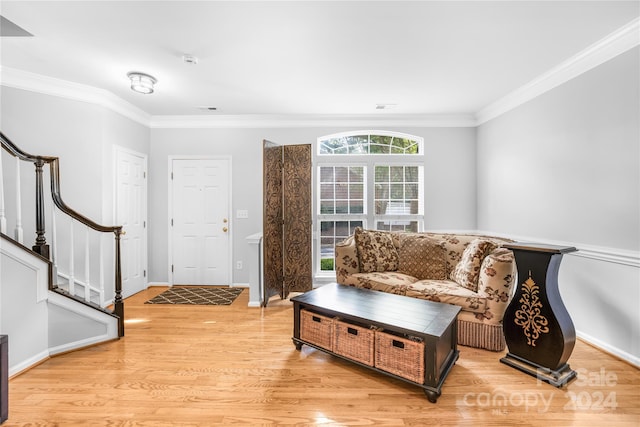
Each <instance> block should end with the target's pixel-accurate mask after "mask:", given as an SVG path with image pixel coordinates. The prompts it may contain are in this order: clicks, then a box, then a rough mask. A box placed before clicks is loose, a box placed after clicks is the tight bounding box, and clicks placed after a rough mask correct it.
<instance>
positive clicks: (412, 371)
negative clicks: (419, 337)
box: [375, 331, 424, 384]
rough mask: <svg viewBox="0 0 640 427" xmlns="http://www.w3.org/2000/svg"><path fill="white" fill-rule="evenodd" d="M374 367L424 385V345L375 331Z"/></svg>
mask: <svg viewBox="0 0 640 427" xmlns="http://www.w3.org/2000/svg"><path fill="white" fill-rule="evenodd" d="M375 349H376V351H375V366H376V368H378V369H382V370H383V371H387V372H391V373H392V374H395V375H398V376H399V377H402V378H406V379H408V380H411V381H413V382H416V383H419V384H424V343H423V342H416V341H414V340H411V339H407V338H404V337H400V336H397V335H393V334H390V333H388V332H383V331H376V338H375Z"/></svg>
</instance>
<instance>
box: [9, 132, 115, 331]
mask: <svg viewBox="0 0 640 427" xmlns="http://www.w3.org/2000/svg"><path fill="white" fill-rule="evenodd" d="M0 142H1V143H2V148H3V149H4V150H5V151H7V152H8V153H9V154H11V155H12V156H13V157H15V158H16V175H17V176H16V199H17V202H16V212H17V218H16V231H15V240H17V241H18V242H19V243H22V241H21V240H22V218H21V206H20V204H21V199H20V197H21V195H20V192H21V191H22V190H21V187H20V176H19V174H20V167H19V161H25V162H30V163H33V164H34V165H35V179H36V182H35V187H36V188H35V233H36V239H35V243H34V245H33V247H32V250H33V251H34V252H36V253H37V254H39V255H41V256H43V257H44V258H46V259H49V260H50V259H51V253H50V246H49V244H48V243H47V239H46V231H45V198H44V178H43V168H44V165H45V164H48V165H49V171H50V180H51V198H52V201H53V204H54V205H55V207H57V208H58V210H59V211H60V212H62V213H63V214H65V215H66V216H68V217H69V218H70V219H71V221H76V222H79V223H82V224H84V225H85V226H87V227H88V228H90V229H92V230H95V231H97V232H99V233H113V234H114V245H115V254H114V256H115V260H114V261H115V262H114V264H115V265H114V299H113V310H112V314H114V315H116V316H117V317H118V336H120V337H122V336H124V302H123V299H122V264H121V250H120V236H121V235H123V234H125V232H124V231H123V230H122V226H104V225H101V224H98V223H96V222H95V221H93V220H91V219H89V218H88V217H86V216H84V215H82V214H80V213H79V212H77V211H76V210H74V209H72V208H70V207H69V206H68V205H67V204H66V203H65V202H64V200H63V199H62V196H61V194H60V193H61V192H60V161H59V158H58V157H52V156H34V155H32V154H29V153H26V152H25V151H23V150H21V149H20V148H18V146H16V145H15V144H14V143H13V142H12V141H11V140H10V139H9V138H7V137H6V136H5V135H4V134H3V133H2V132H0ZM3 180H4V177H3V172H2V159H1V157H0V228H1V230H0V231H1V232H2V233H3V234H5V235H6V234H7V230H6V218H5V206H4V205H5V202H4V188H3ZM72 244H73V243H72ZM71 258H73V256H71ZM71 262H73V260H71ZM101 265H102V264H101ZM87 268H88V267H87ZM54 274H57V273H54ZM101 274H102V272H101ZM72 280H74V279H73V277H72V278H71V279H70V281H72ZM87 282H88V279H87ZM70 287H71V288H72V287H73V283H70ZM49 288H50V289H51V290H56V288H57V284H56V280H49ZM62 294H63V295H64V294H65V293H62ZM67 296H71V297H73V298H74V299H77V297H76V296H75V295H67ZM88 302H90V301H88Z"/></svg>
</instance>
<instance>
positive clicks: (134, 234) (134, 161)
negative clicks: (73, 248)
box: [115, 148, 147, 297]
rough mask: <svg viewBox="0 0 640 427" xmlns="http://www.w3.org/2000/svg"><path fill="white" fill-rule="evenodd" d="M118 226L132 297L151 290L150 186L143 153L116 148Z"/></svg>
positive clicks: (125, 287) (125, 283)
mask: <svg viewBox="0 0 640 427" xmlns="http://www.w3.org/2000/svg"><path fill="white" fill-rule="evenodd" d="M115 156H116V224H118V225H122V226H123V230H124V231H125V233H126V234H124V235H122V236H121V237H120V244H121V249H122V256H121V260H122V295H123V297H128V296H131V295H133V294H135V293H137V292H140V291H142V290H144V289H146V288H147V278H146V276H147V275H146V269H147V239H146V225H147V184H146V178H147V177H146V174H147V173H146V163H147V158H146V156H145V155H143V154H139V153H134V152H131V151H128V150H124V149H121V148H116V151H115Z"/></svg>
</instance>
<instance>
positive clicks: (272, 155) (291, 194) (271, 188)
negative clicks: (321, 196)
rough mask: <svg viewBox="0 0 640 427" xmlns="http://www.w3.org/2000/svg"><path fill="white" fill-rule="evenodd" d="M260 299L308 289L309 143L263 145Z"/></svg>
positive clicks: (264, 303) (309, 239)
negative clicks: (262, 276) (261, 277)
mask: <svg viewBox="0 0 640 427" xmlns="http://www.w3.org/2000/svg"><path fill="white" fill-rule="evenodd" d="M263 198H264V216H263V242H264V243H263V245H264V246H263V247H264V249H263V250H264V257H263V258H264V264H263V270H262V271H263V274H264V295H263V296H262V297H263V305H265V306H266V305H267V302H268V300H269V298H270V297H272V296H274V295H280V297H281V298H286V297H287V296H288V295H289V293H290V292H305V291H308V290H311V288H312V280H311V270H312V269H311V226H312V221H311V145H309V144H304V145H278V144H275V143H273V142H270V141H266V140H265V141H264V145H263Z"/></svg>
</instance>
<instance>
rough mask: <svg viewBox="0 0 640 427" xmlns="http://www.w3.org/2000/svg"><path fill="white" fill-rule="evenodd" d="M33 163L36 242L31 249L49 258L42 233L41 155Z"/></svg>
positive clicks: (42, 189)
mask: <svg viewBox="0 0 640 427" xmlns="http://www.w3.org/2000/svg"><path fill="white" fill-rule="evenodd" d="M34 164H35V165H36V244H35V245H34V246H33V251H34V252H37V253H39V254H40V255H42V256H43V257H45V258H47V259H49V245H47V238H46V237H45V235H44V234H45V218H44V184H43V179H42V167H43V166H44V160H43V159H42V157H37V158H36V161H35V162H34Z"/></svg>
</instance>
